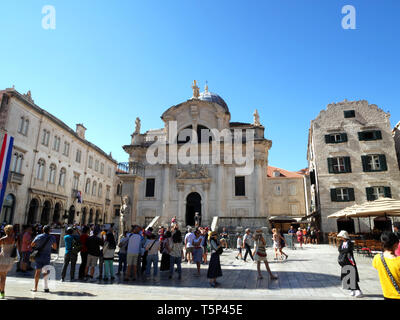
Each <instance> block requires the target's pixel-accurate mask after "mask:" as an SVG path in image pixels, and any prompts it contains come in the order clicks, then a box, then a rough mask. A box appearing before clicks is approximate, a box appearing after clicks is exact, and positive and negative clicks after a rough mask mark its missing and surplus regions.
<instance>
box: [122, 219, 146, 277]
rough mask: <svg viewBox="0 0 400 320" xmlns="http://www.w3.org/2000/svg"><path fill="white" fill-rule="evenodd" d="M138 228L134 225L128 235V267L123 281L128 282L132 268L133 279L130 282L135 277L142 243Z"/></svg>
mask: <svg viewBox="0 0 400 320" xmlns="http://www.w3.org/2000/svg"><path fill="white" fill-rule="evenodd" d="M139 231H140V228H139V226H137V225H135V226H133V227H132V230H131V233H130V234H128V247H127V250H126V253H127V255H126V263H127V264H128V267H127V269H126V275H125V279H124V280H125V281H129V278H130V274H131V269H132V267H133V278H132V280H136V275H137V264H138V258H139V253H140V247H141V246H140V245H141V242H142V237H141V236H140V234H139Z"/></svg>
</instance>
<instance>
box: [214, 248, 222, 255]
mask: <svg viewBox="0 0 400 320" xmlns="http://www.w3.org/2000/svg"><path fill="white" fill-rule="evenodd" d="M215 252H216V253H217V254H219V255H221V254H222V252H224V249H222V247H219V248H218V249H217V251H215Z"/></svg>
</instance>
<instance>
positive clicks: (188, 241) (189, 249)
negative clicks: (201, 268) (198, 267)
mask: <svg viewBox="0 0 400 320" xmlns="http://www.w3.org/2000/svg"><path fill="white" fill-rule="evenodd" d="M194 238H195V235H194V233H193V232H192V228H191V227H189V228H188V233H187V234H186V235H185V251H186V260H187V261H188V263H192V262H193V239H194Z"/></svg>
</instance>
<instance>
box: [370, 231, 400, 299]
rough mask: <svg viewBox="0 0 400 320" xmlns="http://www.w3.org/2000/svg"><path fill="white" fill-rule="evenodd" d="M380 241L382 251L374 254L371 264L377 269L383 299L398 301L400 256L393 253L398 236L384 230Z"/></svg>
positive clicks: (399, 297) (399, 291) (399, 294)
mask: <svg viewBox="0 0 400 320" xmlns="http://www.w3.org/2000/svg"><path fill="white" fill-rule="evenodd" d="M381 242H382V244H383V250H384V252H383V253H381V254H379V253H378V254H377V255H375V257H374V259H373V260H372V266H373V267H374V268H375V269H376V270H378V273H379V281H380V283H381V287H382V292H383V297H384V299H385V300H396V301H399V299H400V288H399V286H400V257H398V256H396V254H395V251H396V249H397V248H398V246H399V238H398V236H397V235H396V234H395V233H393V232H388V231H385V232H383V233H382V235H381Z"/></svg>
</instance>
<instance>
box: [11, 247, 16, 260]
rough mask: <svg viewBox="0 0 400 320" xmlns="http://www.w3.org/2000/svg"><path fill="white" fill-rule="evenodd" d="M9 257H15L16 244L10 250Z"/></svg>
mask: <svg viewBox="0 0 400 320" xmlns="http://www.w3.org/2000/svg"><path fill="white" fill-rule="evenodd" d="M10 257H11V258H16V257H17V246H16V245H14V248H13V250H12V251H11V254H10Z"/></svg>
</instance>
